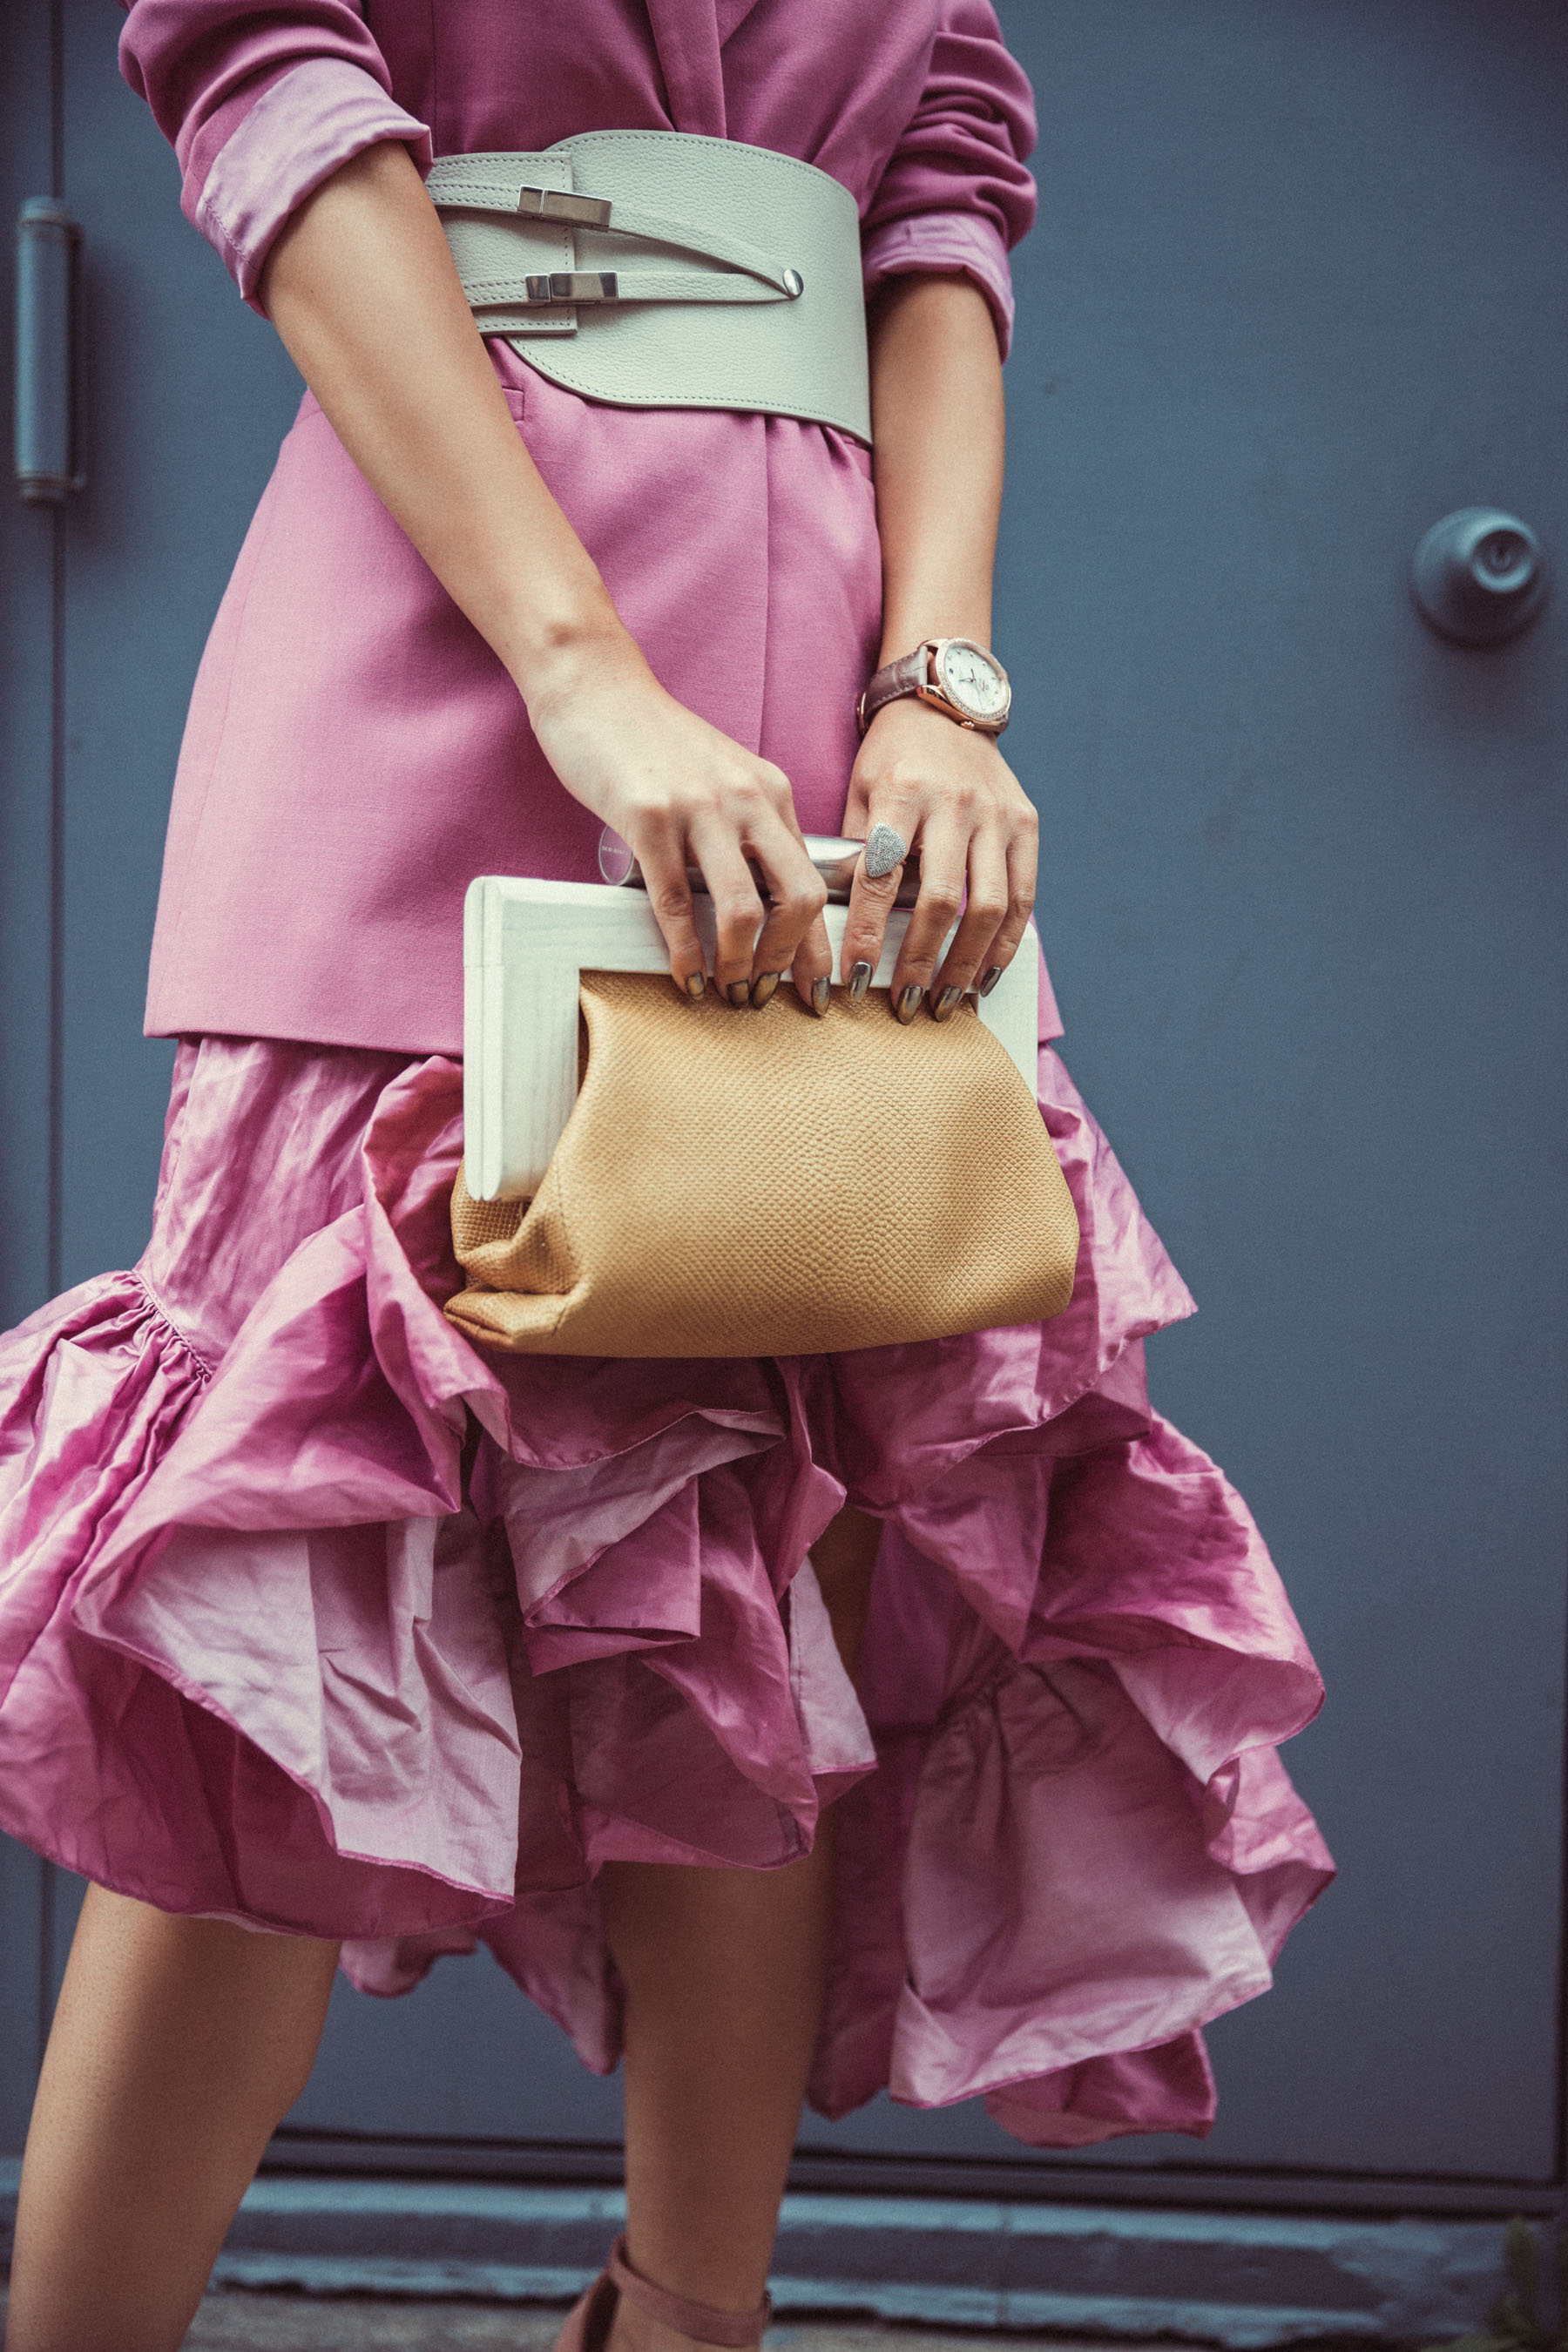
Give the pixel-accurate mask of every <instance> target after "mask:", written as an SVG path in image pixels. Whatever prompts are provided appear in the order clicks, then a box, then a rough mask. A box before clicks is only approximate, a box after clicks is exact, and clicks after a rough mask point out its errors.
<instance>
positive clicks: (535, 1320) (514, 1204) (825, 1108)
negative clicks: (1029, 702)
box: [447, 885, 1079, 1356]
mask: <svg viewBox="0 0 1568 2352" xmlns="http://www.w3.org/2000/svg"><path fill="white" fill-rule="evenodd" d="M475 887H476V889H477V888H478V887H479V886H478V885H476V886H475ZM499 968H500V967H499V965H498V966H492V967H489V969H494V970H499ZM579 986H580V1002H581V1008H582V1015H583V1023H584V1036H583V1039H582V1045H581V1047H580V1054H581V1055H582V1057H583V1058H582V1060H581V1063H580V1067H581V1087H580V1091H579V1092H578V1094H577V1097H576V1102H575V1105H574V1108H572V1110H571V1113H570V1116H569V1118H567V1120H566V1123H565V1126H564V1129H563V1132H562V1133H561V1136H560V1140H559V1142H558V1143H557V1144H556V1145H555V1147H554V1150H553V1154H552V1157H551V1159H550V1160H549V1164H548V1167H547V1169H546V1171H545V1172H544V1176H543V1181H542V1182H541V1183H540V1184H539V1186H538V1189H537V1191H536V1192H535V1193H534V1196H533V1198H532V1200H531V1201H524V1200H492V1201H479V1200H476V1199H474V1198H473V1197H472V1195H471V1194H470V1193H469V1192H468V1186H467V1184H466V1183H465V1182H464V1181H463V1180H462V1179H461V1178H459V1181H458V1186H457V1189H456V1192H455V1193H454V1196H453V1202H452V1231H453V1238H454V1241H455V1244H456V1247H457V1254H458V1260H459V1262H460V1264H461V1265H462V1266H463V1268H464V1270H465V1272H466V1274H467V1276H468V1286H467V1287H466V1288H465V1289H464V1290H463V1291H462V1292H460V1293H459V1295H458V1297H455V1298H454V1299H452V1300H451V1301H450V1303H449V1304H448V1306H447V1314H448V1315H449V1316H450V1317H451V1318H452V1320H453V1322H454V1323H456V1324H457V1325H458V1328H459V1329H460V1330H462V1331H464V1332H466V1333H467V1334H468V1337H469V1338H470V1339H475V1340H478V1341H479V1342H480V1343H481V1344H483V1345H484V1346H487V1347H492V1348H507V1349H519V1350H523V1351H527V1352H529V1353H539V1354H546V1355H568V1356H579V1355H591V1356H770V1355H798V1354H815V1353H817V1352H826V1351H830V1350H834V1349H848V1348H875V1347H881V1346H885V1345H887V1344H889V1343H890V1342H893V1341H897V1340H909V1339H942V1338H945V1337H948V1336H950V1335H952V1334H953V1333H956V1332H961V1331H974V1330H981V1329H984V1328H989V1327H991V1326H993V1325H997V1324H1015V1323H1032V1322H1037V1321H1039V1320H1041V1319H1043V1318H1046V1317H1047V1316H1052V1315H1057V1314H1059V1313H1060V1311H1061V1310H1062V1308H1063V1307H1066V1305H1067V1303H1068V1298H1069V1297H1070V1296H1071V1293H1072V1286H1073V1274H1074V1268H1075V1265H1076V1262H1077V1255H1078V1237H1079V1236H1078V1221H1077V1218H1076V1216H1075V1214H1074V1212H1073V1205H1072V1201H1071V1198H1070V1196H1069V1194H1068V1188H1067V1185H1066V1182H1065V1181H1064V1180H1063V1177H1062V1172H1061V1170H1060V1168H1059V1166H1058V1163H1057V1158H1056V1154H1055V1152H1054V1150H1052V1148H1051V1142H1050V1138H1049V1137H1048V1136H1047V1133H1046V1130H1045V1127H1044V1125H1043V1123H1042V1121H1041V1118H1040V1113H1039V1108H1038V1106H1037V1103H1036V1102H1035V1099H1034V1097H1033V1093H1032V1091H1031V1089H1030V1087H1029V1086H1028V1084H1027V1083H1026V1080H1025V1079H1024V1077H1023V1076H1022V1075H1021V1073H1020V1070H1019V1068H1018V1066H1017V1065H1016V1062H1015V1061H1014V1059H1013V1058H1011V1056H1010V1055H1009V1054H1008V1052H1007V1050H1006V1049H1005V1047H1004V1045H1001V1044H1000V1043H999V1042H998V1039H997V1038H996V1037H995V1036H994V1035H993V1034H991V1032H990V1031H989V1030H988V1029H987V1028H986V1027H985V1026H984V1024H983V1023H982V1021H981V1020H980V1018H979V1017H978V1016H977V1013H976V1009H975V1006H974V1004H973V1001H972V1000H966V1001H965V1002H964V1003H963V1004H962V1005H961V1006H960V1007H959V1008H958V1010H957V1011H956V1012H955V1013H953V1014H952V1018H951V1019H950V1020H948V1021H945V1022H942V1023H937V1022H934V1021H930V1020H926V1019H923V1018H922V1019H920V1020H917V1021H915V1022H913V1023H912V1024H910V1026H909V1027H907V1028H904V1027H900V1025H899V1024H897V1023H896V1022H895V1021H894V1020H893V1019H892V1017H891V1015H890V1013H889V1006H888V997H887V992H886V991H885V990H883V989H878V990H873V991H872V992H871V993H869V994H868V995H867V996H866V997H865V998H864V999H863V1000H862V1001H861V1002H860V1003H852V1002H851V1001H850V1000H849V998H848V997H847V994H846V993H845V992H843V991H841V990H836V991H835V992H834V999H833V1005H832V1009H831V1011H830V1013H829V1014H828V1016H827V1018H826V1020H822V1021H818V1020H817V1019H816V1018H815V1017H814V1016H813V1015H812V1014H811V1013H808V1012H807V1011H806V1010H805V1007H804V1006H803V1005H802V1004H801V1003H800V1002H799V1000H798V999H797V997H796V996H795V992H794V990H793V989H792V988H790V987H789V986H788V984H787V983H786V984H785V985H784V987H782V988H781V989H780V990H779V992H778V993H777V994H776V995H775V996H774V997H773V1001H772V1003H769V1004H768V1005H766V1006H765V1007H764V1008H763V1010H762V1011H761V1012H756V1013H750V1012H740V1013H737V1012H733V1011H731V1009H730V1008H729V1007H728V1006H727V1005H725V1004H723V1003H721V1002H720V1000H719V999H718V997H717V996H716V995H714V994H712V993H710V995H709V996H708V997H707V998H706V999H704V1000H702V1001H701V1002H700V1003H690V1002H689V1001H688V1000H687V999H685V998H683V997H682V996H680V995H679V993H678V992H677V991H676V989H675V988H674V986H673V985H672V984H671V982H670V981H669V979H668V975H667V974H658V973H652V972H647V971H583V972H582V973H581V976H580V982H579ZM474 1130H475V1122H474V1119H473V1116H472V1112H471V1110H470V1116H469V1152H470V1160H471V1157H472V1153H473V1150H474V1148H475V1145H474Z"/></svg>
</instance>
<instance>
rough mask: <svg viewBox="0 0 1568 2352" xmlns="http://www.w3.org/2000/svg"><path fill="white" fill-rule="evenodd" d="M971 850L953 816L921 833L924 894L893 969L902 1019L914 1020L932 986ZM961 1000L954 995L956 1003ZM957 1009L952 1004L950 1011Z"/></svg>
mask: <svg viewBox="0 0 1568 2352" xmlns="http://www.w3.org/2000/svg"><path fill="white" fill-rule="evenodd" d="M969 852H970V836H969V832H968V828H967V826H966V825H965V824H963V823H962V822H959V821H956V820H955V819H954V818H953V817H952V816H948V815H945V814H944V815H942V816H938V817H934V818H932V819H931V821H930V822H929V823H928V824H926V826H925V828H924V830H923V831H922V833H921V895H920V897H919V898H917V899H916V901H915V905H914V911H913V913H912V914H911V915H910V927H909V929H908V930H907V931H906V932H905V934H904V943H903V946H902V947H901V948H900V950H899V960H898V962H897V963H896V964H895V965H894V967H893V980H892V987H891V991H890V994H891V1001H892V1007H893V1011H894V1012H895V1013H897V1014H898V1016H899V1019H900V1021H905V1022H908V1021H912V1020H913V1019H914V1017H915V1014H916V1013H918V1012H919V1011H920V1009H921V1003H922V1001H923V1000H924V998H925V996H926V994H927V992H928V991H929V989H930V987H931V981H932V979H933V977H934V975H935V972H936V967H937V959H938V958H939V956H941V954H942V948H943V945H944V943H945V941H946V939H947V935H948V933H949V931H950V930H951V929H952V926H953V923H954V922H955V921H956V919H957V917H958V912H959V908H961V907H962V906H963V885H964V878H965V870H966V867H967V865H968V861H969ZM994 928H995V927H994V924H993V925H992V929H994ZM989 936H990V934H989V932H988V933H987V937H989ZM957 1002H958V999H957V998H956V997H954V998H953V1000H952V1003H953V1004H956V1003H957ZM948 1011H949V1012H951V1011H952V1005H950V1006H949V1007H948Z"/></svg>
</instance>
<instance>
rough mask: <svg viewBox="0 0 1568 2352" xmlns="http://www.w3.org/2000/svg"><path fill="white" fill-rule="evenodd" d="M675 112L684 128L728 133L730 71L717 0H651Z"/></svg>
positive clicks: (651, 21) (715, 134)
mask: <svg viewBox="0 0 1568 2352" xmlns="http://www.w3.org/2000/svg"><path fill="white" fill-rule="evenodd" d="M647 16H648V23H649V24H650V25H651V26H652V27H653V40H654V47H655V48H656V49H657V50H658V63H659V70H660V72H661V73H662V74H663V76H664V88H665V94H666V96H667V97H668V100H669V116H670V121H672V122H673V123H674V125H675V127H676V129H677V130H678V131H700V132H701V133H702V134H703V135H704V137H706V138H709V139H722V138H723V137H724V136H725V135H726V133H725V128H724V73H723V68H722V66H721V62H720V58H719V23H718V16H717V12H716V6H715V0H647Z"/></svg>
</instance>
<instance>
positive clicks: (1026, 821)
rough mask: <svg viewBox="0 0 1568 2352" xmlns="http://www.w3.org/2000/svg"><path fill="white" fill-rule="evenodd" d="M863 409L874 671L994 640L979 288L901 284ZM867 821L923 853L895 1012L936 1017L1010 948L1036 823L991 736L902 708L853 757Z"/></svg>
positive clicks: (990, 347)
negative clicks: (927, 652) (923, 645)
mask: <svg viewBox="0 0 1568 2352" xmlns="http://www.w3.org/2000/svg"><path fill="white" fill-rule="evenodd" d="M871 413H872V424H873V427H874V430H875V433H876V449H875V453H874V455H873V458H872V470H873V474H874V477H875V480H876V485H877V520H878V523H879V528H880V530H881V536H882V596H883V612H882V649H881V654H880V656H879V658H880V660H882V661H884V662H888V661H894V660H896V659H898V658H899V656H901V655H903V654H907V653H910V651H912V649H913V648H914V647H915V646H917V645H918V644H919V643H920V642H921V639H922V638H924V637H945V636H957V637H973V638H974V639H975V640H976V641H977V642H978V643H979V644H981V645H989V643H990V638H991V573H992V566H993V563H994V556H995V548H996V525H997V520H998V516H999V514H1000V510H1001V501H1002V459H1003V446H1004V440H1005V425H1004V414H1003V399H1002V363H1001V360H1000V358H999V356H998V354H997V350H996V335H995V330H994V327H993V325H992V321H991V312H990V309H989V306H988V305H987V303H986V300H985V298H984V295H983V294H982V293H981V292H980V291H979V289H978V288H976V287H974V286H972V285H971V284H970V283H969V282H968V280H967V279H964V278H935V277H930V278H921V277H907V278H895V279H894V280H893V281H892V282H891V284H890V285H889V287H888V288H887V289H885V291H884V292H883V294H882V295H881V297H880V299H879V301H878V304H877V306H876V308H875V310H874V312H873V315H872V321H871ZM879 822H880V823H884V824H890V825H892V826H893V827H894V828H895V830H896V831H897V832H898V833H899V834H900V835H901V836H902V837H903V839H904V840H905V841H907V842H908V843H909V844H910V847H911V848H912V847H914V846H915V845H916V844H917V843H918V844H919V845H920V849H921V899H920V904H919V906H918V908H916V910H915V914H914V916H913V918H912V919H911V920H910V929H909V935H908V938H907V939H906V940H905V944H904V949H903V952H902V954H901V955H900V959H899V968H898V971H897V972H896V973H895V975H894V982H893V993H894V1002H895V1003H900V998H902V997H904V995H905V992H907V991H908V990H909V989H910V988H920V989H921V990H926V989H929V990H930V991H931V999H932V1009H933V1010H934V1011H936V1012H938V1013H939V1014H940V1013H942V1010H943V1006H944V1000H945V1006H946V1009H947V1010H951V1009H952V1004H953V1003H956V1002H957V994H956V993H952V992H962V991H963V990H964V989H966V988H968V987H970V986H972V985H973V984H974V983H975V982H978V981H981V980H984V976H985V974H986V973H987V972H988V971H991V970H992V969H993V968H994V967H995V966H998V965H1002V964H1005V963H1007V962H1008V961H1010V959H1011V958H1012V956H1013V954H1014V953H1015V951H1016V949H1017V945H1018V942H1019V940H1021V939H1022V937H1023V935H1024V927H1025V924H1026V922H1027V920H1028V917H1029V911H1030V908H1032V906H1033V904H1034V898H1035V868H1036V854H1037V833H1038V827H1037V820H1036V817H1035V812H1034V809H1033V808H1032V806H1031V805H1030V803H1029V801H1028V799H1027V797H1026V794H1025V793H1024V791H1023V788H1022V787H1021V785H1020V784H1019V783H1018V781H1017V779H1016V776H1015V775H1014V774H1013V772H1012V771H1011V769H1010V768H1009V767H1008V765H1007V763H1006V761H1005V760H1004V759H1003V757H1002V753H1001V751H1000V750H999V749H998V747H997V744H996V741H995V740H994V737H991V736H988V735H982V734H977V733H971V732H969V731H968V730H966V729H963V728H961V727H959V726H957V725H955V724H954V722H953V721H952V719H947V718H944V717H943V716H942V713H941V712H940V711H935V710H931V709H927V708H925V707H924V706H923V705H921V703H918V702H916V701H915V700H914V699H913V698H905V699H903V700H902V701H899V702H892V703H887V704H885V705H884V706H883V708H882V709H880V710H879V712H878V714H877V716H876V718H875V719H873V720H872V722H871V725H870V727H869V729H868V731H867V735H866V740H865V742H864V743H863V744H862V746H861V749H860V756H859V758H858V761H856V763H855V774H854V780H853V782H852V783H851V786H850V793H849V807H848V811H847V814H846V817H845V829H846V831H847V832H848V833H852V834H856V835H864V834H866V833H868V832H869V830H870V828H871V826H872V824H876V823H879ZM898 879H899V877H898V875H897V874H896V873H895V874H892V875H889V877H888V878H887V880H886V881H885V882H884V883H881V884H876V883H870V882H867V881H865V880H864V878H862V879H861V880H860V881H859V882H858V884H857V885H856V891H855V900H854V904H853V906H852V908H851V912H850V920H849V927H848V930H847V933H846V936H845V942H844V969H845V971H846V972H848V971H850V970H852V968H853V966H854V964H855V963H856V962H857V961H860V960H862V959H863V960H865V961H868V962H869V963H870V964H871V965H872V967H873V969H874V968H875V966H876V962H877V960H878V953H879V947H880V941H881V936H882V930H883V927H884V925H885V922H886V919H887V911H888V908H889V907H890V905H891V904H892V898H893V894H894V892H895V890H896V889H897V887H898ZM966 885H967V889H968V905H967V908H966V910H965V914H964V919H963V923H962V925H961V926H960V929H959V931H958V935H957V937H956V939H955V940H954V941H953V944H952V949H951V950H950V951H949V953H948V956H947V958H946V960H945V962H944V964H943V966H942V971H941V972H940V973H938V972H936V971H935V961H936V950H937V949H938V947H939V946H940V944H941V940H942V934H943V933H944V931H945V930H946V929H947V927H948V925H949V924H950V923H951V922H952V918H953V916H954V914H956V912H957V910H958V906H959V901H960V898H961V897H962V895H963V891H964V888H965V887H966ZM933 975H934V977H933ZM916 1002H917V1003H918V999H917V1000H916ZM910 1010H911V1011H912V1010H913V1007H912V1006H911V1007H910ZM905 1017H908V1016H907V1013H906V1015H905Z"/></svg>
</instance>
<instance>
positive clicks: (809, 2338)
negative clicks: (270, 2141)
mask: <svg viewBox="0 0 1568 2352" xmlns="http://www.w3.org/2000/svg"><path fill="white" fill-rule="evenodd" d="M4 2306H5V2296H4V2294H3V2292H0V2314H3V2312H4ZM563 2315H564V2314H563V2311H561V2310H560V2309H557V2308H555V2307H553V2306H544V2305H538V2304H515V2303H513V2304H500V2303H470V2302H459V2301H452V2302H430V2301H426V2299H425V2298H423V2297H418V2298H416V2297H412V2296H409V2297H400V2298H391V2297H383V2296H379V2295H357V2294H353V2295H348V2294H345V2295H328V2296H317V2295H309V2294H291V2293H286V2292H283V2291H280V2290H268V2291H266V2292H252V2291H250V2290H247V2289H244V2288H237V2287H235V2288H226V2289H224V2290H223V2291H221V2292H216V2293H214V2294H209V2295H208V2296H207V2297H206V2299H205V2302H204V2303H203V2305H202V2307H201V2309H200V2311H199V2312H198V2313H197V2315H196V2318H195V2324H194V2326H192V2328H191V2330H190V2333H189V2334H188V2335H187V2336H186V2337H185V2352H550V2347H551V2346H552V2344H553V2343H554V2341H555V2337H556V2335H557V2333H558V2331H559V2329H560V2326H561V2322H562V2319H563ZM1046 2340H1047V2339H1045V2338H1044V2337H1029V2336H1008V2337H1006V2338H1005V2339H999V2338H997V2337H995V2336H988V2335H985V2334H983V2333H979V2332H976V2333H975V2334H973V2335H966V2334H960V2333H955V2332H954V2331H953V2330H952V2329H951V2328H948V2329H937V2328H924V2327H890V2326H889V2327H883V2326H879V2325H878V2324H877V2323H876V2322H875V2321H866V2320H853V2321H845V2322H844V2323H843V2324H841V2325H836V2324H835V2323H834V2322H833V2321H831V2320H826V2321H819V2322H813V2323H805V2324H801V2325H796V2324H795V2323H794V2322H791V2321H781V2322H780V2323H779V2325H778V2326H775V2327H771V2328H770V2329H769V2330H768V2333H767V2335H766V2336H764V2338H763V2352H984V2347H986V2346H987V2345H991V2346H996V2345H997V2344H998V2343H999V2342H1002V2341H1005V2343H1006V2345H1007V2347H1009V2352H1014V2347H1020V2352H1021V2347H1025V2346H1027V2345H1029V2344H1031V2343H1038V2344H1044V2343H1045V2342H1046ZM1049 2345H1050V2352H1133V2348H1132V2347H1118V2346H1115V2345H1112V2344H1110V2343H1109V2342H1107V2341H1105V2340H1103V2339H1100V2338H1097V2339H1096V2341H1095V2342H1094V2344H1093V2345H1092V2346H1090V2345H1089V2344H1087V2343H1084V2344H1079V2343H1069V2342H1068V2340H1067V2339H1065V2338H1062V2337H1052V2338H1050V2339H1049ZM1141 2352H1147V2347H1141Z"/></svg>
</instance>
